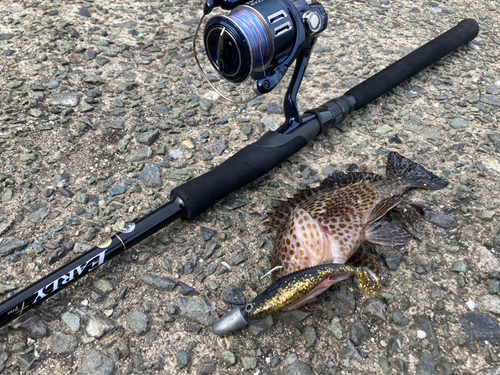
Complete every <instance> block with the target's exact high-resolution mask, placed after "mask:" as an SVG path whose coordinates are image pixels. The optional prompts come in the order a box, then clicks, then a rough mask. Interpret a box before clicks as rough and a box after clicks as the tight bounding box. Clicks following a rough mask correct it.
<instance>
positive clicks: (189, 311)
mask: <svg viewBox="0 0 500 375" xmlns="http://www.w3.org/2000/svg"><path fill="white" fill-rule="evenodd" d="M177 304H178V305H179V309H180V313H179V316H180V317H181V318H184V319H188V320H192V321H195V322H197V323H200V324H202V325H204V326H211V325H213V324H214V323H215V322H216V321H217V320H218V319H219V314H217V313H216V312H215V311H214V310H213V308H212V306H211V305H210V304H209V303H208V302H207V301H206V300H205V299H203V298H192V299H187V298H184V297H177Z"/></svg>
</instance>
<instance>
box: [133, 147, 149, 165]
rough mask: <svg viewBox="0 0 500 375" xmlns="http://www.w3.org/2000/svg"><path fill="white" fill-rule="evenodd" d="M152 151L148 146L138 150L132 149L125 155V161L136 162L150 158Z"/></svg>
mask: <svg viewBox="0 0 500 375" xmlns="http://www.w3.org/2000/svg"><path fill="white" fill-rule="evenodd" d="M152 155H153V151H152V150H151V149H150V148H149V147H146V148H140V149H138V150H133V151H132V152H131V153H130V155H129V156H128V157H127V161H128V162H130V163H137V162H141V161H146V160H148V159H150V158H151V156H152Z"/></svg>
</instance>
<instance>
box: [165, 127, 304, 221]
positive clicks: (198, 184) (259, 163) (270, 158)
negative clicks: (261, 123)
mask: <svg viewBox="0 0 500 375" xmlns="http://www.w3.org/2000/svg"><path fill="white" fill-rule="evenodd" d="M307 142H308V139H307V138H305V137H303V136H300V135H296V136H294V135H293V134H290V135H283V134H280V133H274V132H268V133H266V134H265V135H264V136H263V137H262V138H261V139H259V140H258V141H257V142H255V143H253V144H250V145H248V146H246V147H245V148H243V149H241V150H240V151H238V152H237V153H236V154H234V155H233V156H232V157H230V158H229V159H227V160H226V161H225V162H223V163H222V164H221V165H219V166H218V167H216V168H214V169H212V170H210V171H208V172H207V173H205V174H203V175H201V176H199V177H197V178H195V179H194V180H191V181H188V182H186V183H185V184H183V185H180V186H178V187H176V188H175V189H173V190H172V192H171V194H170V198H171V199H174V198H177V197H178V198H180V199H182V201H183V204H184V208H185V214H184V218H185V219H188V220H191V219H194V218H195V217H196V216H198V215H199V214H201V213H202V212H203V211H205V210H206V209H207V208H209V207H211V206H212V205H214V204H215V203H217V202H218V201H219V200H221V199H222V198H224V197H225V196H227V195H229V194H231V193H232V192H233V191H235V190H237V189H239V188H241V187H243V186H245V185H246V184H248V183H250V182H252V181H254V180H255V179H257V178H259V177H261V176H262V175H264V174H265V173H267V172H269V171H270V170H271V169H273V168H274V167H276V166H277V165H279V164H280V163H281V162H283V161H284V160H286V159H288V158H289V157H290V156H292V155H293V154H295V153H296V152H297V151H299V150H300V149H301V148H302V147H304V146H305V145H306V144H307Z"/></svg>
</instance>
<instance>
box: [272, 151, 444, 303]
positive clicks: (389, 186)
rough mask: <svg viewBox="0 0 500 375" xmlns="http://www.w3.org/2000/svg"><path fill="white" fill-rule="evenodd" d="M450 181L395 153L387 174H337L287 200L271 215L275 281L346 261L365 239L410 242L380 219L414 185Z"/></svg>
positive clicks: (309, 298) (335, 279) (332, 280)
mask: <svg viewBox="0 0 500 375" xmlns="http://www.w3.org/2000/svg"><path fill="white" fill-rule="evenodd" d="M447 185H448V182H446V181H444V180H442V179H441V178H439V177H437V176H436V175H434V174H432V173H431V172H429V171H427V170H426V169H425V168H424V167H422V166H421V165H419V164H416V163H414V162H412V161H411V160H409V159H406V158H404V157H402V156H401V155H399V154H397V153H395V152H392V153H390V154H389V157H388V162H387V168H386V178H385V179H384V178H382V177H380V176H378V175H375V174H371V173H347V174H346V173H336V174H334V175H332V176H330V177H328V178H327V179H325V180H324V181H323V182H322V183H321V185H320V186H319V187H317V188H312V189H309V190H306V191H304V192H302V193H301V194H299V195H297V196H295V197H293V198H291V199H290V200H289V201H287V202H284V204H283V205H281V206H280V207H278V208H277V209H276V210H275V211H274V212H273V213H272V214H271V215H270V223H269V224H270V225H271V226H272V227H274V228H276V229H277V230H278V237H277V240H276V245H275V248H274V252H273V256H272V266H273V267H278V266H279V267H280V268H278V269H277V270H276V271H275V272H274V273H273V278H274V280H276V279H278V278H280V277H282V276H284V275H288V274H290V273H292V272H296V271H298V270H301V269H304V268H309V267H313V266H316V265H319V264H322V263H325V262H331V263H341V264H344V263H345V262H346V261H347V260H348V259H349V258H350V257H351V256H352V255H353V254H354V252H355V251H356V250H357V249H358V247H359V246H360V245H361V244H362V243H363V242H364V241H369V242H372V243H377V244H381V245H386V246H396V245H405V244H407V243H408V242H409V241H410V239H411V236H410V234H409V233H407V232H406V231H404V230H403V229H401V228H399V227H397V226H395V225H393V224H390V223H388V222H386V221H379V219H380V218H382V216H384V215H385V214H386V213H387V212H388V211H389V210H390V209H391V208H393V207H394V206H396V205H397V204H398V203H399V202H400V201H401V199H402V196H403V194H404V193H405V192H406V191H407V190H408V189H410V188H425V189H434V190H437V189H442V188H444V187H446V186H447ZM348 276H349V275H340V276H336V277H333V278H330V279H328V280H325V281H323V282H322V283H321V284H320V285H318V286H317V287H316V288H315V289H314V290H312V291H311V292H310V293H309V294H307V295H306V296H304V297H302V298H300V299H299V300H297V301H295V302H294V303H292V304H291V305H288V306H287V307H285V308H284V309H283V310H282V311H291V310H294V309H296V308H298V307H300V306H302V305H304V304H306V303H308V302H310V301H312V300H314V298H315V297H316V296H318V295H319V294H321V293H323V291H325V290H326V289H327V288H329V287H330V286H331V285H333V284H335V283H337V282H339V281H341V280H344V279H345V278H347V277H348Z"/></svg>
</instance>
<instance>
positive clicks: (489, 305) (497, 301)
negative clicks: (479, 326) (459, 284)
mask: <svg viewBox="0 0 500 375" xmlns="http://www.w3.org/2000/svg"><path fill="white" fill-rule="evenodd" d="M476 307H477V308H478V309H480V310H484V311H489V312H491V313H493V314H496V315H500V297H499V296H495V295H491V294H485V295H484V296H482V297H480V298H479V299H478V301H477V304H476Z"/></svg>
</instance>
